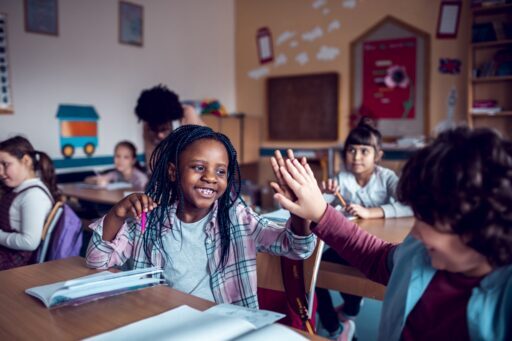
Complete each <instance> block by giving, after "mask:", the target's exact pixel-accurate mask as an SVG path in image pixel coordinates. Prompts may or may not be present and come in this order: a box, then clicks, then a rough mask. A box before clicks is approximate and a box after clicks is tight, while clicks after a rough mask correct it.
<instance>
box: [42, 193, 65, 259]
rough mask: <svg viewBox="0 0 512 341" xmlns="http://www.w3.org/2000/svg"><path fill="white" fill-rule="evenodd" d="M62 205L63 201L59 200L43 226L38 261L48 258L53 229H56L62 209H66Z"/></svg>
mask: <svg viewBox="0 0 512 341" xmlns="http://www.w3.org/2000/svg"><path fill="white" fill-rule="evenodd" d="M62 205H63V203H62V202H61V201H57V202H56V203H55V205H53V208H52V210H51V211H50V214H48V217H47V218H46V221H45V223H44V226H43V232H42V233H41V244H40V245H39V249H38V253H37V263H42V262H44V260H45V258H46V253H47V252H48V247H49V245H50V241H51V236H52V233H53V230H54V229H55V226H56V225H57V222H58V221H59V219H60V216H61V215H62V211H63V210H64V208H63V207H62Z"/></svg>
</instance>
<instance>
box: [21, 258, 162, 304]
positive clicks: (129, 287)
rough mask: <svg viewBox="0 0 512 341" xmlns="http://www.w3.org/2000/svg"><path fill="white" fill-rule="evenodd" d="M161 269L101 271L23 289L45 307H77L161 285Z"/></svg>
mask: <svg viewBox="0 0 512 341" xmlns="http://www.w3.org/2000/svg"><path fill="white" fill-rule="evenodd" d="M162 271H163V270H162V269H161V268H156V267H153V268H146V269H136V270H130V271H120V272H110V271H102V272H98V273H95V274H92V275H89V276H84V277H79V278H75V279H71V280H67V281H62V282H57V283H52V284H47V285H41V286H38V287H33V288H29V289H27V290H25V292H26V293H27V294H28V295H30V296H34V297H36V298H38V299H40V300H41V301H42V302H43V303H44V305H45V306H46V307H47V308H52V307H57V306H61V305H68V304H80V303H85V302H89V301H93V300H97V299H100V298H104V297H108V296H114V295H118V294H121V293H124V292H127V291H133V290H139V289H142V288H146V287H150V286H154V285H159V284H162V283H164V281H165V280H164V279H163V278H162Z"/></svg>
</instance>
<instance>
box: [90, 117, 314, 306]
mask: <svg viewBox="0 0 512 341" xmlns="http://www.w3.org/2000/svg"><path fill="white" fill-rule="evenodd" d="M150 166H151V169H152V176H151V178H150V181H149V184H148V186H147V189H146V193H147V195H146V194H142V193H134V194H131V195H129V196H128V197H126V198H125V199H123V200H122V201H120V202H119V203H118V204H117V205H116V206H114V207H113V208H112V209H111V210H110V212H109V213H108V214H107V215H106V216H105V217H104V218H103V219H100V220H99V221H97V222H95V223H94V224H92V225H91V226H90V227H91V229H92V230H93V231H94V233H93V237H92V239H91V242H90V243H89V247H88V250H87V264H88V265H89V266H90V267H93V268H108V267H111V266H121V265H124V264H125V263H127V262H128V265H129V267H132V268H144V267H149V266H162V267H164V269H165V275H166V279H167V281H168V283H169V285H170V286H171V287H173V288H175V289H178V290H181V291H183V292H186V293H188V294H192V295H195V296H199V297H202V298H204V299H207V300H210V301H215V302H217V303H233V304H239V305H243V306H246V307H251V308H257V307H258V299H257V294H256V292H257V281H256V252H258V251H263V252H269V253H272V254H275V255H284V256H287V257H290V258H294V259H304V258H307V257H309V256H310V255H311V254H312V253H313V250H314V248H315V244H316V239H315V237H314V236H313V235H312V234H311V233H310V231H309V224H308V223H307V222H305V221H304V220H303V219H300V218H297V217H295V216H293V217H292V218H291V219H290V221H289V222H288V224H287V226H286V228H283V227H281V226H280V225H277V224H275V223H272V222H271V221H269V220H267V219H265V218H263V217H260V216H258V215H257V214H256V213H254V212H253V211H252V210H251V208H249V207H248V206H247V205H245V204H244V203H243V201H242V200H241V198H240V174H239V166H238V162H237V157H236V151H235V149H234V148H233V145H232V144H231V142H230V141H229V139H228V138H227V137H226V136H225V135H223V134H220V133H216V132H214V131H212V130H211V129H210V128H208V127H204V126H196V125H185V126H182V127H180V128H178V129H176V130H175V131H174V132H172V133H171V134H170V135H169V136H168V137H167V138H166V139H164V140H163V141H162V142H161V143H160V144H159V145H158V146H157V148H156V149H155V151H154V153H153V155H152V156H151V161H150ZM156 203H158V206H157V204H156ZM146 212H148V216H147V224H144V222H145V220H146V218H145V217H146ZM132 218H140V220H138V219H132Z"/></svg>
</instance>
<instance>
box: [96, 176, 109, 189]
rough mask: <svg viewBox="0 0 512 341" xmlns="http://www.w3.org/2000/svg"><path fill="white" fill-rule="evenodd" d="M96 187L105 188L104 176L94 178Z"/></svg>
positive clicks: (106, 180) (106, 183)
mask: <svg viewBox="0 0 512 341" xmlns="http://www.w3.org/2000/svg"><path fill="white" fill-rule="evenodd" d="M96 185H98V186H100V187H107V185H108V179H106V178H105V177H104V176H101V175H98V176H96Z"/></svg>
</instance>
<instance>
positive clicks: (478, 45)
mask: <svg viewBox="0 0 512 341" xmlns="http://www.w3.org/2000/svg"><path fill="white" fill-rule="evenodd" d="M471 45H472V47H473V48H474V49H488V48H493V47H502V46H506V45H512V39H507V40H495V41H485V42H480V43H472V44H471Z"/></svg>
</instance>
